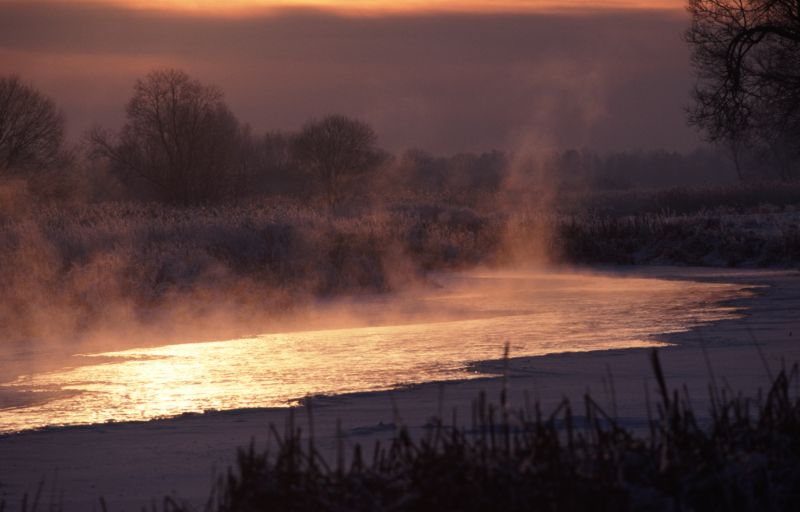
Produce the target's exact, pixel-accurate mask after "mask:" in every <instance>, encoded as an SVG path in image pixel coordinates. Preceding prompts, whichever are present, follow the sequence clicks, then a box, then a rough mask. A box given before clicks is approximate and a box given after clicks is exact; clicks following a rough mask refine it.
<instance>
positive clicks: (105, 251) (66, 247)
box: [0, 188, 800, 340]
mask: <svg viewBox="0 0 800 512" xmlns="http://www.w3.org/2000/svg"><path fill="white" fill-rule="evenodd" d="M500 194H501V193H500V192H498V193H497V194H496V195H495V196H493V197H492V201H491V204H492V205H493V207H492V208H487V207H486V204H489V201H484V202H483V207H478V206H476V207H474V208H470V207H468V206H451V205H449V204H452V202H451V201H445V200H442V199H440V200H438V201H434V202H411V201H408V200H406V201H399V200H398V201H397V202H389V201H386V202H385V203H384V204H383V205H382V206H375V205H373V206H370V207H362V208H354V209H351V210H350V211H349V212H343V213H340V214H337V215H329V214H328V213H327V212H326V213H323V212H321V211H320V210H319V209H317V208H313V207H308V206H301V205H300V204H299V202H298V201H294V200H283V201H277V200H274V199H273V200H269V201H267V200H264V201H252V202H249V203H242V204H238V205H237V204H224V205H213V206H196V207H188V208H187V207H174V206H166V205H163V204H158V203H96V204H78V205H71V206H64V205H62V206H57V205H51V206H46V207H41V208H38V209H30V208H29V209H28V210H27V212H25V213H19V212H14V213H13V214H5V215H3V214H0V288H2V289H3V290H4V294H3V300H2V301H0V326H2V331H3V332H2V336H3V339H13V340H27V339H37V338H48V337H57V338H59V339H64V338H66V337H71V336H75V337H82V336H85V335H88V334H89V333H91V332H94V331H97V330H98V329H99V330H101V331H102V329H104V328H112V326H113V327H114V328H116V329H117V330H119V329H120V326H129V328H131V329H136V328H139V327H140V326H142V325H147V324H150V325H159V322H158V321H159V320H165V321H167V322H166V323H174V324H175V329H179V327H178V325H180V324H181V322H183V323H186V322H189V323H191V322H192V321H194V320H196V319H198V318H203V317H205V316H208V314H209V313H211V312H222V311H224V312H227V313H230V314H233V315H234V318H232V320H236V321H237V322H242V324H243V325H246V324H247V322H248V319H249V320H252V319H256V318H258V319H262V320H265V319H270V318H275V317H277V316H279V315H281V314H284V313H286V312H287V311H290V310H292V309H293V308H296V307H297V306H298V305H302V304H307V303H308V302H309V301H313V300H318V299H320V298H325V297H330V296H332V295H338V294H359V293H380V292H386V291H391V290H397V289H400V288H403V287H404V286H406V285H410V284H415V283H419V282H421V281H423V280H424V278H425V275H426V273H428V272H430V271H438V270H448V269H463V268H467V267H471V266H476V265H504V264H518V265H529V264H542V263H582V264H592V263H616V264H679V265H722V266H751V267H753V266H782V267H787V266H788V267H793V266H796V265H797V264H798V262H800V228H799V226H800V210H799V209H798V207H797V206H796V205H792V204H788V203H789V202H790V201H789V199H790V197H789V196H788V195H786V197H784V194H785V188H784V189H783V190H781V191H780V192H778V193H777V194H776V195H775V196H774V197H775V198H777V200H776V201H774V202H775V203H777V204H779V206H768V205H762V206H760V207H758V208H751V207H750V206H749V205H747V204H744V205H742V208H735V205H730V206H729V207H720V208H717V209H715V210H700V211H693V212H692V213H680V214H679V213H670V210H673V209H670V208H664V211H663V212H662V213H642V214H638V215H629V214H628V215H619V214H614V213H610V211H613V208H608V209H605V210H604V209H603V208H598V209H597V210H588V209H585V208H584V209H577V208H575V207H574V206H565V205H568V204H569V201H570V199H569V198H568V197H567V196H566V195H565V196H564V201H562V202H561V203H558V202H556V203H557V204H561V205H562V206H560V207H554V206H551V204H553V203H549V202H546V201H542V202H540V203H536V202H535V201H533V200H532V201H530V202H529V203H528V204H525V203H524V202H522V204H521V203H518V202H517V201H516V200H515V201H511V200H509V201H508V202H505V201H503V200H500V199H499V198H500ZM640 194H641V195H643V196H645V197H647V194H648V193H646V192H640ZM653 194H655V195H656V196H661V195H663V196H664V197H668V198H670V200H672V201H674V203H675V204H697V205H698V206H699V205H704V204H705V203H704V202H702V201H697V200H696V198H697V197H709V196H710V197H718V196H726V197H727V196H731V197H739V195H737V194H738V193H737V192H736V189H724V190H716V191H715V190H673V191H667V192H654V193H653ZM741 196H742V197H750V196H749V195H747V194H741ZM609 197H611V199H612V201H611V202H609V203H608V204H611V205H612V206H613V205H615V204H617V203H616V201H617V199H618V198H617V196H614V195H612V196H608V195H607V194H606V195H603V194H596V195H585V196H584V197H583V198H582V199H581V201H587V202H591V201H594V202H595V204H602V201H607V200H608V198H609ZM798 197H800V196H798ZM556 198H557V196H556ZM517 199H518V198H517ZM573 199H574V197H573ZM784 199H785V200H784ZM640 200H641V199H640ZM643 202H646V201H643ZM781 202H783V204H780V203H781ZM683 209H684V211H691V209H689V208H686V207H684V208H683ZM674 210H677V208H675V209H674ZM178 319H179V320H180V322H177V320H178ZM209 334H212V333H209Z"/></svg>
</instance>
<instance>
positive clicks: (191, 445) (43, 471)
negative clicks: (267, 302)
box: [0, 269, 800, 510]
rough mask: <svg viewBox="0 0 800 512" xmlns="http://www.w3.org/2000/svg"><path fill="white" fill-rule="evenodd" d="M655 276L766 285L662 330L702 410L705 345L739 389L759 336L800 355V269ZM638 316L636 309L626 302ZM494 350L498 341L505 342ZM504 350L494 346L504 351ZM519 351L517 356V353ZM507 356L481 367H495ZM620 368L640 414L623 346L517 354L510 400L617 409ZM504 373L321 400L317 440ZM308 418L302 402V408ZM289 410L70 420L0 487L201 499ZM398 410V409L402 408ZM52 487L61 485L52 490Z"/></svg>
mask: <svg viewBox="0 0 800 512" xmlns="http://www.w3.org/2000/svg"><path fill="white" fill-rule="evenodd" d="M643 272H646V273H647V274H648V275H653V276H659V277H672V278H676V279H679V278H692V279H712V280H719V281H721V282H737V283H746V284H747V283H749V284H754V285H756V284H767V285H769V288H765V289H762V290H761V292H760V295H759V296H756V297H753V298H750V299H744V300H743V301H742V303H741V304H740V305H742V306H744V307H746V308H747V317H745V318H742V319H739V320H726V321H722V322H718V323H715V324H712V325H708V326H706V327H702V328H699V329H696V330H694V331H692V332H688V333H683V334H680V335H670V336H667V337H664V339H665V340H666V341H672V342H675V343H677V344H678V345H677V346H675V347H671V348H668V349H662V362H663V364H664V367H665V370H666V373H667V377H668V379H669V381H670V383H671V384H673V385H679V384H681V383H686V384H687V388H688V389H689V392H690V394H691V396H692V397H693V399H694V400H695V405H696V406H697V408H698V409H699V410H702V409H703V408H704V407H703V400H704V399H705V396H706V385H707V383H708V381H709V378H710V377H709V371H708V368H707V365H706V362H705V359H704V357H703V351H702V349H701V347H702V346H703V345H704V346H706V347H707V349H708V354H709V358H710V360H711V363H712V369H713V372H714V377H715V378H716V379H717V380H718V381H719V382H723V381H726V382H728V383H729V384H730V386H731V387H732V388H733V389H736V390H739V389H741V390H743V391H745V392H755V388H756V387H757V386H758V385H763V384H766V382H767V376H766V374H767V370H766V369H765V368H764V365H763V364H762V362H761V358H760V356H759V351H758V350H757V349H756V348H755V347H754V341H753V340H754V339H755V340H756V341H757V343H758V344H759V346H760V347H761V349H762V352H763V354H764V357H765V359H766V360H767V361H768V364H769V365H772V366H773V367H774V366H775V365H778V364H780V360H781V357H784V358H785V359H786V361H795V360H798V359H800V357H799V356H800V350H798V347H797V344H796V342H795V340H796V337H797V335H798V332H800V319H798V317H799V316H800V315H798V312H800V275H798V274H796V273H781V272H770V273H763V272H755V271H754V272H741V271H733V272H726V271H718V270H713V271H708V270H704V271H696V270H686V269H677V270H676V269H647V270H644V271H643ZM631 314H636V311H631ZM498 349H499V347H498ZM498 355H499V354H498ZM512 356H513V354H512ZM502 366H503V364H502V363H499V362H487V363H481V364H480V365H477V367H478V368H479V369H481V370H484V371H489V372H492V373H497V372H499V371H501V369H502ZM609 375H611V376H613V383H614V386H613V388H614V391H615V393H614V395H615V398H616V399H615V400H614V402H616V409H617V411H616V413H617V415H618V416H619V417H620V418H622V419H623V420H625V421H627V422H628V423H630V424H635V423H636V422H637V420H640V419H641V418H642V417H644V416H645V415H646V410H645V400H644V397H645V393H644V383H645V381H646V380H648V379H649V377H650V369H649V366H648V363H647V358H646V353H645V352H644V351H641V350H625V351H614V352H603V353H598V352H594V353H583V354H564V355H555V356H546V357H538V358H526V359H512V360H511V361H510V362H509V376H510V378H509V382H510V387H511V391H512V400H516V401H521V400H523V390H528V391H529V392H530V395H531V397H532V398H534V397H535V398H538V399H540V400H541V401H542V402H543V403H544V406H545V409H547V408H548V407H549V406H550V405H551V404H552V403H553V402H555V401H557V400H559V399H560V398H561V397H562V396H564V395H566V396H570V397H573V398H575V399H579V398H580V396H581V395H582V394H583V393H584V392H585V391H586V390H587V389H590V390H591V391H592V393H593V395H594V396H595V397H596V398H597V399H598V400H599V401H601V403H602V402H605V404H607V407H608V409H610V410H611V409H612V408H613V405H612V400H611V397H610V396H609V395H610V394H607V392H606V390H607V389H608V388H609V387H610V386H609V385H608V382H609V377H608V376H609ZM500 386H501V383H500V380H499V379H491V378H487V379H480V380H472V381H461V382H453V383H447V384H444V385H441V384H426V385H419V386H414V387H411V388H406V389H402V390H399V391H394V392H392V393H373V394H358V395H346V396H338V397H331V398H318V399H315V400H314V401H313V403H314V407H313V410H314V423H315V431H316V437H317V442H318V444H319V445H320V446H321V447H322V448H323V449H327V450H328V453H333V452H334V450H335V445H336V440H337V436H336V426H335V425H336V420H337V419H341V421H342V427H343V430H344V433H345V434H346V436H347V438H348V442H349V443H354V442H362V443H363V442H367V443H369V442H370V441H371V440H373V439H375V438H377V437H381V436H387V435H391V434H392V432H393V427H392V424H393V423H397V422H399V421H403V422H404V423H406V424H407V425H409V426H411V427H412V429H413V430H414V431H419V429H421V428H422V427H423V426H424V424H425V423H426V421H427V419H428V418H429V417H430V416H432V415H434V414H437V413H438V412H439V411H442V410H443V412H444V413H446V414H445V416H446V417H449V412H450V411H451V410H453V409H456V410H457V411H458V416H459V417H460V418H462V419H463V420H466V421H468V420H469V414H470V403H471V400H472V399H474V398H475V397H476V396H477V394H478V393H479V391H480V390H486V391H487V393H488V394H489V396H490V397H496V396H497V395H498V393H499V389H500ZM296 414H297V422H298V424H304V423H305V421H306V415H305V413H304V411H302V410H301V411H297V412H296ZM286 416H287V411H286V410H285V409H283V410H249V411H233V412H225V413H214V414H205V415H199V416H185V417H181V418H177V419H173V420H163V421H156V422H150V423H138V424H137V423H130V424H117V425H106V426H92V427H74V428H66V429H52V430H46V431H40V432H29V433H24V434H19V435H14V436H6V437H3V438H0V461H2V463H1V464H0V483H2V487H0V496H3V495H5V496H6V498H7V500H8V501H9V504H10V505H11V506H12V507H11V509H12V510H14V507H15V501H16V500H17V499H19V496H20V494H21V493H22V492H23V491H24V490H26V489H27V490H30V491H32V490H34V489H35V488H36V484H37V482H38V481H39V480H40V479H42V478H44V479H46V481H47V485H46V486H45V492H44V496H45V500H47V499H49V497H50V496H51V495H52V496H55V499H56V501H61V498H59V497H60V496H62V492H63V505H64V509H65V510H87V509H90V508H92V505H93V504H95V503H97V501H96V500H97V497H98V496H100V495H102V496H104V497H105V499H106V500H107V502H108V503H109V504H110V506H111V508H112V509H113V510H139V509H140V508H141V505H142V504H146V503H148V502H149V501H150V499H152V498H158V497H159V496H162V495H164V494H166V493H170V494H173V493H174V494H175V495H177V496H178V497H179V498H186V499H190V500H193V501H202V499H204V498H205V497H206V496H207V493H208V492H209V489H210V487H211V485H210V484H211V482H212V478H213V472H214V469H215V468H216V470H217V471H222V470H223V469H224V468H225V466H226V465H227V464H228V463H230V462H231V461H232V459H233V456H234V451H235V447H236V446H240V445H243V444H246V443H247V442H249V440H250V439H251V438H255V439H256V441H257V442H258V443H263V442H264V440H265V439H266V438H267V428H266V426H267V424H268V423H270V422H274V423H279V424H280V423H282V422H283V421H284V420H285V418H286ZM397 416H399V418H398V417H397ZM51 486H53V487H54V488H55V489H56V491H55V492H54V493H51V492H50V487H51Z"/></svg>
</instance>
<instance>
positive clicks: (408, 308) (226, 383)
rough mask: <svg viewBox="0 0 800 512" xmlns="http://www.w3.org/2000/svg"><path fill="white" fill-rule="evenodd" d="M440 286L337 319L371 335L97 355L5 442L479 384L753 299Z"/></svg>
mask: <svg viewBox="0 0 800 512" xmlns="http://www.w3.org/2000/svg"><path fill="white" fill-rule="evenodd" d="M436 280H437V282H438V283H439V284H440V286H439V287H436V288H435V289H432V290H430V289H429V290H426V291H424V292H418V293H413V294H402V295H392V296H384V297H372V298H362V299H358V300H354V301H350V302H348V303H347V306H346V307H340V309H339V310H337V311H339V312H344V311H347V314H348V315H349V316H350V317H351V318H352V321H353V322H354V323H358V324H360V325H362V326H361V327H354V328H337V329H330V330H316V331H297V332H288V333H278V334H266V335H261V336H254V337H250V338H244V339H235V340H227V341H218V342H203V343H182V344H176V345H167V346H161V347H156V348H142V349H131V350H125V351H118V352H106V353H98V354H85V355H82V356H80V357H81V359H82V360H83V361H82V362H83V364H82V365H80V366H77V367H72V368H65V369H60V370H57V371H48V372H41V373H34V374H30V375H24V376H21V377H19V378H17V379H15V380H14V381H12V382H9V383H6V384H4V385H2V386H0V393H5V394H6V395H7V396H9V395H10V394H15V395H16V396H19V397H25V399H24V400H17V401H16V402H10V403H12V406H10V407H6V408H5V409H0V432H11V431H18V430H24V429H29V428H37V427H42V426H48V425H75V424H89V423H100V422H106V421H126V420H148V419H154V418H158V417H165V416H174V415H178V414H182V413H186V412H201V411H205V410H223V409H237V408H245V407H284V406H290V405H292V404H295V403H296V402H297V400H298V399H301V398H302V397H304V396H308V395H319V394H341V393H348V392H357V391H377V390H386V389H390V388H393V387H397V386H399V385H403V384H412V383H421V382H430V381H445V380H454V379H470V378H475V377H479V376H483V375H482V374H476V373H475V372H472V371H469V369H468V365H469V363H471V362H475V361H481V360H486V359H495V358H498V357H499V356H500V355H501V353H502V350H503V346H504V344H505V343H506V342H508V343H510V346H511V352H512V355H513V356H535V355H544V354H548V353H555V352H567V351H581V352H583V351H592V350H606V349H620V348H634V347H645V346H655V345H657V344H659V343H660V342H659V341H658V335H659V334H664V333H673V332H680V331H685V330H688V329H691V328H693V327H695V326H698V325H701V324H704V323H708V322H714V321H718V320H721V319H724V318H730V317H732V316H735V315H736V314H737V310H736V309H735V308H733V307H731V306H730V305H726V304H725V303H724V301H727V300H730V299H733V298H736V297H740V296H743V295H745V294H747V293H748V292H746V291H744V290H743V287H742V286H740V285H735V284H721V283H700V282H690V281H676V280H662V279H654V278H634V277H621V276H602V275H589V274H572V273H548V274H531V273H518V274H514V273H499V272H493V273H489V272H487V273H472V274H455V275H442V276H438V277H437V278H436ZM339 306H341V304H340V305H339ZM328 309H329V311H330V310H335V309H334V308H328ZM339 314H343V313H339ZM340 323H341V322H340ZM369 323H374V324H376V325H369V326H363V324H369Z"/></svg>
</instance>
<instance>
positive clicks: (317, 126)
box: [291, 115, 385, 208]
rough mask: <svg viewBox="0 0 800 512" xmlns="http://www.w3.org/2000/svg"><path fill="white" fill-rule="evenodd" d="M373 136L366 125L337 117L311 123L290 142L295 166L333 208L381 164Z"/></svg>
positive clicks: (380, 153) (373, 133) (382, 159)
mask: <svg viewBox="0 0 800 512" xmlns="http://www.w3.org/2000/svg"><path fill="white" fill-rule="evenodd" d="M376 144H377V135H376V134H375V131H374V130H373V129H372V127H370V126H369V125H368V124H366V123H364V122H362V121H357V120H354V119H349V118H347V117H345V116H341V115H333V116H329V117H326V118H325V119H323V120H321V121H311V122H309V123H307V124H306V125H305V126H304V127H303V129H302V130H301V131H300V133H298V134H297V135H296V136H295V137H294V138H293V140H292V143H291V153H292V157H293V159H294V160H295V161H296V162H297V164H298V165H299V166H300V167H301V168H302V169H303V170H305V171H306V172H307V173H309V174H310V175H311V176H313V177H314V179H315V180H316V181H317V183H318V184H319V186H320V187H321V188H322V192H323V194H324V198H325V201H326V203H327V205H328V207H329V208H333V207H335V206H336V205H338V204H340V202H341V201H342V200H343V199H344V195H345V193H346V192H347V191H348V189H349V188H350V187H352V186H353V184H354V181H355V180H356V179H358V178H361V177H364V176H365V175H367V174H369V173H370V172H371V171H374V170H375V169H376V168H377V167H378V166H380V164H381V163H382V162H383V161H384V158H385V156H384V153H383V152H382V151H380V150H379V149H378V148H377V146H376Z"/></svg>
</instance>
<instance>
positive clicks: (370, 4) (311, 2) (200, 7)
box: [0, 0, 685, 16]
mask: <svg viewBox="0 0 800 512" xmlns="http://www.w3.org/2000/svg"><path fill="white" fill-rule="evenodd" d="M1 1H2V0H0V2H1ZM60 1H62V2H68V1H71V0H60ZM84 3H95V4H107V5H117V6H124V7H129V8H133V9H147V10H169V11H173V12H174V11H181V12H185V13H191V14H198V15H207V14H211V15H218V14H228V15H237V14H249V13H253V12H268V11H271V10H275V11H279V10H284V9H297V8H308V9H321V10H326V11H333V12H336V13H340V14H344V15H365V16H370V15H385V14H388V15H391V14H410V13H425V12H431V13H435V12H450V13H453V12H464V13H484V12H486V13H505V12H569V11H574V12H580V11H592V10H607V9H618V10H679V9H682V8H683V6H684V3H685V2H684V1H683V0H645V1H643V0H492V1H490V2H487V1H486V0H438V1H435V2H432V1H430V0H394V1H385V0H84Z"/></svg>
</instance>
